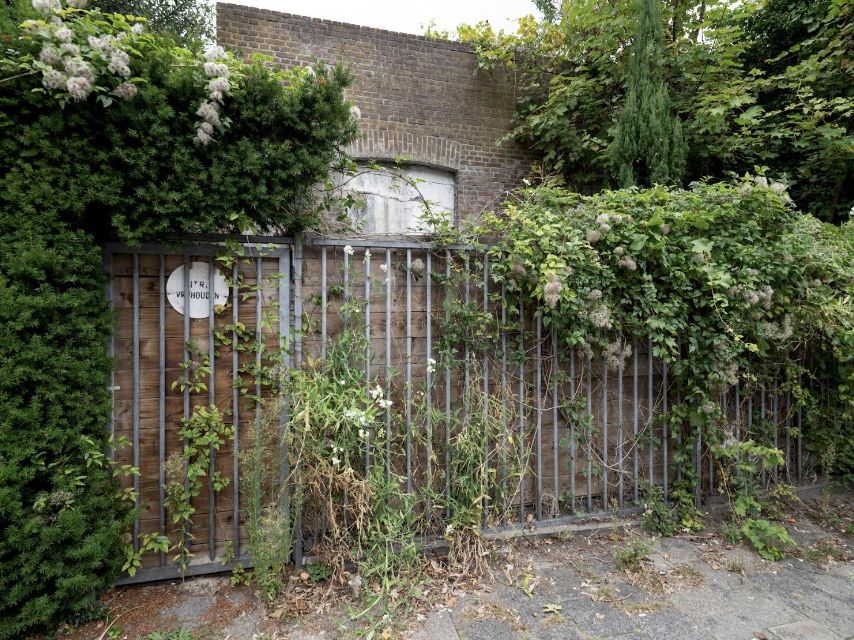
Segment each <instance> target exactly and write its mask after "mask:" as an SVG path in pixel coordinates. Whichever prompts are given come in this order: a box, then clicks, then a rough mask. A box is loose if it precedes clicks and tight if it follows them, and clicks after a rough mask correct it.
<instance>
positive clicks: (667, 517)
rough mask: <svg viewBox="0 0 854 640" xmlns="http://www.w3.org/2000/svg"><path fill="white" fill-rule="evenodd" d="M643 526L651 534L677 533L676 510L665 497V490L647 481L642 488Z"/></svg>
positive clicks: (666, 534) (667, 535) (669, 534)
mask: <svg viewBox="0 0 854 640" xmlns="http://www.w3.org/2000/svg"><path fill="white" fill-rule="evenodd" d="M641 504H642V505H643V528H644V529H645V530H646V531H647V532H648V533H651V534H654V535H659V536H664V537H670V536H672V535H674V534H675V533H676V528H677V524H678V522H677V517H676V512H675V510H674V509H673V508H671V507H670V506H669V505H668V504H667V502H666V501H665V499H664V490H663V489H662V488H661V487H659V486H657V485H653V484H649V483H648V482H645V483H644V485H643V486H642V488H641Z"/></svg>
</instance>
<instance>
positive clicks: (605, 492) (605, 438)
mask: <svg viewBox="0 0 854 640" xmlns="http://www.w3.org/2000/svg"><path fill="white" fill-rule="evenodd" d="M608 387H609V384H608V363H607V361H603V362H602V509H603V510H607V509H608V502H609V499H608V391H609V389H608Z"/></svg>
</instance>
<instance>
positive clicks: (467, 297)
mask: <svg viewBox="0 0 854 640" xmlns="http://www.w3.org/2000/svg"><path fill="white" fill-rule="evenodd" d="M464 260H465V276H464V282H463V286H464V302H465V305H466V308H468V307H469V305H471V263H470V261H469V254H468V252H466V253H465V254H464ZM470 357H471V349H470V347H469V343H468V341H466V344H465V348H464V351H463V375H464V380H463V407H464V410H465V412H466V413H468V412H469V399H470V393H469V385H470V384H471V370H470V369H469V364H470V363H469V358H470Z"/></svg>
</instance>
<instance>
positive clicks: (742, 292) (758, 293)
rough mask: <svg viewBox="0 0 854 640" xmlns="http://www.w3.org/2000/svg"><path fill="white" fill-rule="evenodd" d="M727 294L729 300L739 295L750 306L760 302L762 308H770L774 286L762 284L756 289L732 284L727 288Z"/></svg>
mask: <svg viewBox="0 0 854 640" xmlns="http://www.w3.org/2000/svg"><path fill="white" fill-rule="evenodd" d="M747 272H748V275H750V272H754V273H755V272H756V270H755V269H748V270H747ZM727 296H729V298H730V300H734V299H735V298H737V297H738V296H741V297H742V298H743V299H744V301H745V302H746V303H747V304H749V305H751V306H752V305H756V304H759V303H760V302H761V303H762V308H763V309H766V310H767V309H770V308H771V300H772V299H773V297H774V288H773V287H771V285H767V284H763V285H762V286H760V287H759V288H758V289H751V288H749V287H745V286H741V285H733V286H732V287H730V288H729V289H728V290H727Z"/></svg>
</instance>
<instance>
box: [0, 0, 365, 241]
mask: <svg viewBox="0 0 854 640" xmlns="http://www.w3.org/2000/svg"><path fill="white" fill-rule="evenodd" d="M83 3H84V0H74V1H73V2H72V3H71V4H69V3H68V2H67V1H66V0H36V2H35V3H34V5H33V6H34V7H35V8H36V9H37V10H38V11H39V12H40V15H39V17H38V18H36V19H32V20H28V21H26V22H24V23H22V24H21V25H20V28H19V30H18V33H17V34H15V35H16V37H11V34H3V35H4V42H5V43H6V46H5V48H4V49H3V52H2V55H0V105H2V109H0V175H3V181H4V183H5V184H6V188H5V189H4V193H6V194H13V195H14V197H15V199H16V203H15V204H14V206H23V207H25V208H33V209H45V208H47V209H50V210H56V211H57V212H58V214H59V217H60V218H61V219H62V220H64V221H67V222H70V223H72V224H74V225H80V226H83V227H84V228H85V229H86V230H88V231H90V232H91V233H93V234H95V235H96V236H98V237H99V238H101V237H113V238H115V237H118V238H121V239H123V240H129V241H141V240H143V239H145V240H155V239H157V238H160V237H163V236H166V235H170V234H176V233H207V232H223V231H225V232H228V231H233V232H238V233H242V232H244V231H246V230H247V229H264V230H265V231H274V230H275V231H280V232H284V233H292V232H294V231H299V230H302V229H305V228H307V227H311V226H314V225H316V224H318V223H319V222H320V221H321V219H322V211H323V209H322V202H321V201H320V197H319V196H317V195H316V190H315V186H316V185H317V184H319V183H321V182H322V181H323V180H324V179H325V178H326V177H327V175H328V174H329V171H330V167H331V166H335V165H336V164H338V163H339V162H343V160H344V155H343V153H342V149H343V148H344V147H345V145H346V144H347V143H348V142H349V141H350V140H352V138H353V136H354V135H355V132H356V120H355V119H354V117H353V115H352V114H351V104H350V102H348V101H347V100H346V99H345V98H344V95H343V90H344V88H345V87H346V86H347V85H348V84H349V83H350V82H351V76H350V74H349V72H348V71H347V70H346V69H344V68H343V67H342V66H340V65H339V66H335V67H327V66H325V65H318V66H317V67H316V68H298V69H294V70H288V71H283V70H276V69H275V68H274V67H273V66H272V65H268V64H267V61H264V60H261V59H253V60H252V61H251V62H243V61H240V60H238V59H237V58H235V57H234V56H233V55H232V54H231V53H229V52H226V51H224V50H223V49H222V47H219V46H216V45H213V46H211V47H209V48H208V49H207V50H206V51H204V52H201V51H191V50H188V49H183V48H180V47H175V46H174V44H173V42H172V41H171V40H169V39H166V38H164V37H161V36H158V35H156V34H153V33H151V32H149V31H148V30H147V29H146V27H145V22H144V20H143V19H141V18H134V17H133V16H124V15H119V14H110V13H104V12H101V11H99V10H90V9H87V8H84V5H83ZM60 141H61V143H60ZM60 146H61V149H62V150H61V155H62V161H61V162H57V161H56V157H55V156H56V155H57V153H59V151H58V149H59V147H60ZM8 185H14V186H12V187H10V186H8ZM60 185H61V188H59V186H60ZM54 187H56V188H54ZM69 193H72V194H74V196H73V197H70V198H69V197H68V194H69Z"/></svg>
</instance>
